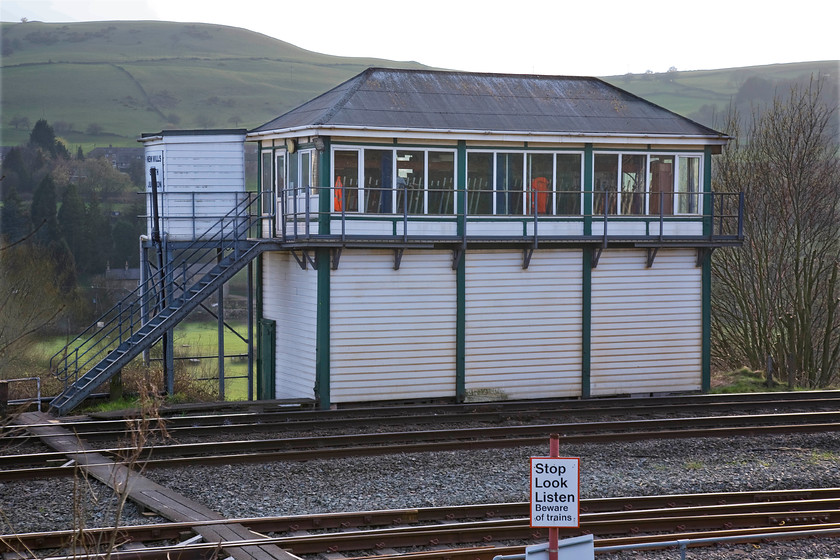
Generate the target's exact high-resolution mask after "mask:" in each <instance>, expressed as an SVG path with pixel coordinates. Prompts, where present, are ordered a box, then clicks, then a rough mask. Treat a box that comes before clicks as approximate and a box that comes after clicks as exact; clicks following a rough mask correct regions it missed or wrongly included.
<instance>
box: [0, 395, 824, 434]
mask: <svg viewBox="0 0 840 560" xmlns="http://www.w3.org/2000/svg"><path fill="white" fill-rule="evenodd" d="M216 407H217V408H216V409H213V408H211V405H207V406H206V407H205V406H200V407H197V406H188V407H183V408H182V407H177V406H174V407H170V408H168V409H163V410H162V412H161V416H162V418H163V419H164V420H165V426H166V430H167V432H169V433H170V434H171V435H173V436H177V437H182V436H206V435H207V434H208V433H213V434H219V433H224V434H236V433H252V432H260V431H284V432H288V431H306V430H321V429H323V430H333V429H335V428H341V429H348V428H358V427H364V426H368V427H369V426H371V425H372V424H373V425H388V426H397V425H407V424H410V425H418V426H419V425H423V424H443V423H446V422H447V421H452V422H454V423H458V424H462V423H464V422H473V423H499V422H508V423H510V422H517V421H521V422H534V421H536V419H541V420H542V421H545V420H546V419H564V418H565V419H569V418H574V419H576V420H577V419H591V418H592V417H609V416H615V417H622V418H629V417H633V416H644V417H652V416H655V417H661V416H663V415H675V414H679V415H682V416H688V415H695V416H697V415H710V414H734V413H737V412H739V411H740V412H753V411H757V410H762V409H765V410H771V411H777V412H793V411H796V410H806V411H807V410H812V411H816V410H840V391H809V392H790V393H772V394H766V393H752V394H735V395H732V394H721V395H683V396H674V397H649V398H606V399H595V400H568V399H566V400H544V401H499V402H489V403H469V404H449V405H443V404H437V405H413V406H411V405H409V406H399V407H394V406H373V407H365V408H342V409H337V410H311V409H300V408H298V407H293V406H283V405H279V404H277V405H273V406H272V405H271V404H268V403H238V404H228V403H216ZM211 411H212V413H210V412H211ZM137 415H138V412H137V411H124V412H112V413H98V414H92V415H91V416H85V417H71V418H63V419H61V423H62V426H64V427H66V428H67V429H69V430H72V431H74V432H75V433H77V434H78V435H79V436H80V437H84V438H85V439H88V440H91V441H95V440H105V441H107V440H117V439H119V438H121V437H124V436H125V435H126V432H127V430H128V429H130V427H131V426H132V425H133V424H134V423H136V422H137V421H138V420H137V418H136V417H137ZM151 429H152V430H153V431H154V429H155V428H154V427H153V426H152V427H151ZM0 433H2V434H3V436H4V437H8V438H15V437H19V436H16V435H15V434H11V433H9V432H8V430H6V431H5V432H0Z"/></svg>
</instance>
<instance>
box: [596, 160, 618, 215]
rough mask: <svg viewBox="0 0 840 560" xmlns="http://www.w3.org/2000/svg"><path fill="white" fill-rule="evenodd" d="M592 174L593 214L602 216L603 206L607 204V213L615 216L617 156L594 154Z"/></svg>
mask: <svg viewBox="0 0 840 560" xmlns="http://www.w3.org/2000/svg"><path fill="white" fill-rule="evenodd" d="M593 173H594V179H595V185H594V186H595V193H594V194H593V195H592V197H593V198H592V212H593V214H595V215H598V214H600V215H603V214H604V208H605V204H607V206H606V208H607V212H608V213H609V214H615V210H616V198H617V196H616V189H617V188H618V155H613V154H596V155H595V167H594V171H593Z"/></svg>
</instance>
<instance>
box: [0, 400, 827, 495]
mask: <svg viewBox="0 0 840 560" xmlns="http://www.w3.org/2000/svg"><path fill="white" fill-rule="evenodd" d="M815 414H818V413H808V414H805V415H801V416H802V417H803V418H805V417H809V418H813V416H814V415H815ZM825 414H830V413H825ZM835 414H836V413H835ZM732 418H733V417H711V418H710V420H713V421H714V422H712V423H707V422H700V420H702V419H693V418H689V419H679V422H682V424H683V426H685V427H683V428H681V429H680V428H677V429H666V428H664V426H668V425H670V426H672V428H673V427H674V426H677V425H678V421H677V420H664V419H663V420H649V421H643V422H647V424H646V426H648V427H650V426H654V427H657V428H662V429H657V430H649V431H635V432H634V431H623V429H622V430H621V431H607V429H608V428H607V426H608V425H615V426H617V427H619V428H627V427H629V426H628V424H636V425H638V422H640V421H634V422H624V423H622V422H615V423H603V422H602V423H593V424H584V423H581V424H563V425H556V424H550V425H540V426H517V427H504V428H467V429H462V430H434V431H431V432H391V433H376V434H357V435H343V436H320V437H317V438H289V439H276V440H246V441H235V442H212V443H200V444H178V445H170V446H159V447H151V448H149V449H148V450H146V451H145V452H144V453H143V454H142V456H141V457H139V459H135V460H133V462H134V463H137V462H140V463H142V464H143V467H144V468H159V467H175V466H186V465H195V464H203V465H209V464H236V463H255V462H273V461H309V460H315V459H325V458H335V457H360V456H375V455H387V454H395V453H420V452H434V451H448V450H463V449H465V448H468V449H501V448H512V447H527V446H537V445H542V444H543V443H544V442H545V437H546V434H549V433H560V434H561V443H563V444H566V445H568V444H579V443H603V442H622V441H623V442H627V441H640V440H647V439H655V438H657V439H684V438H707V437H735V436H758V435H768V434H791V433H820V432H822V433H825V432H837V431H840V422H829V423H808V424H781V425H772V424H771V423H768V424H761V425H748V426H731V427H717V428H716V427H711V426H712V425H713V424H714V423H723V422H724V419H729V420H730V421H731V419H732ZM742 418H747V417H742ZM777 419H778V418H777ZM785 419H790V418H789V417H788V418H785ZM692 421H694V422H695V424H693V425H692V424H690V422H692ZM768 422H769V419H768ZM599 429H600V430H603V431H598V430H599ZM575 430H576V431H577V432H578V433H574V431H575ZM482 437H483V438H484V439H473V438H482ZM220 448H222V449H223V450H226V451H227V453H225V454H218V453H215V454H210V455H202V453H210V452H218V451H219V449H220ZM242 450H246V451H251V452H246V453H242V452H240V451H242ZM253 450H258V451H256V452H254V451H253ZM133 452H134V449H132V448H119V449H106V450H92V451H89V452H84V451H82V452H80V453H103V454H111V455H114V456H115V457H117V463H118V464H125V465H127V464H128V463H127V462H123V461H120V460H119V457H120V456H121V455H122V456H129V455H130V454H132V453H133ZM178 454H180V455H178ZM155 456H157V457H160V458H154V457H155ZM61 457H62V454H60V453H56V452H52V453H38V454H32V455H7V456H3V457H0V464H4V465H6V466H14V465H21V464H28V465H29V466H28V467H27V468H18V469H8V468H7V469H3V470H0V480H20V479H27V478H34V477H48V476H67V475H72V474H73V473H74V471H75V469H74V467H73V466H72V465H64V466H60V467H49V466H46V467H43V466H37V465H43V464H46V463H47V462H48V461H53V462H55V461H59V460H60V459H61ZM36 462H37V463H36Z"/></svg>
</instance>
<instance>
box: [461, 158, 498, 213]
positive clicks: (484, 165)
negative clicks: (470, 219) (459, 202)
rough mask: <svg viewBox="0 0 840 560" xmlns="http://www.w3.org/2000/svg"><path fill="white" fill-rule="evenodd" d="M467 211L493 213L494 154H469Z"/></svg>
mask: <svg viewBox="0 0 840 560" xmlns="http://www.w3.org/2000/svg"><path fill="white" fill-rule="evenodd" d="M467 213H468V214H479V215H487V214H492V213H493V154H486V153H470V154H467Z"/></svg>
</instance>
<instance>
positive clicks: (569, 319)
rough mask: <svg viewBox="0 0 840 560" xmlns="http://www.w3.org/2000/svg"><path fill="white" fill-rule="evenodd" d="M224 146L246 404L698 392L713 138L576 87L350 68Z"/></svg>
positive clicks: (712, 237) (727, 237) (614, 96)
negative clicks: (241, 159) (244, 258)
mask: <svg viewBox="0 0 840 560" xmlns="http://www.w3.org/2000/svg"><path fill="white" fill-rule="evenodd" d="M246 140H247V141H252V142H256V143H257V144H258V146H259V148H258V149H259V154H260V155H259V176H260V190H261V193H262V200H263V208H262V212H263V215H264V216H266V217H267V219H265V220H263V226H262V234H261V235H262V238H263V239H271V240H272V241H273V242H274V249H273V250H266V251H264V252H262V253H261V255H260V257H259V266H258V271H259V272H258V284H259V291H258V298H257V299H258V302H257V305H258V314H259V316H258V331H259V336H258V340H259V357H258V392H259V395H260V396H262V397H263V398H312V397H314V398H316V399H317V400H318V401H319V403H320V405H321V406H322V407H328V406H332V405H341V404H342V403H350V402H368V401H385V400H388V401H415V400H423V399H448V400H454V401H464V400H489V399H498V398H502V399H533V398H547V397H595V396H608V395H619V394H650V393H661V392H683V391H699V390H706V389H708V388H709V380H710V364H709V340H710V333H709V329H710V297H711V296H710V294H711V290H710V280H711V275H710V255H711V251H712V250H713V249H714V248H716V247H720V246H724V245H736V244H738V243H739V242H740V241H741V233H740V219H741V218H740V208H741V206H740V205H739V197H738V195H737V194H734V195H733V194H727V193H713V192H712V191H711V167H712V157H713V155H714V154H716V153H719V152H720V150H721V147H722V146H723V145H725V144H726V142H727V140H728V138H727V137H726V136H725V135H723V134H721V133H719V132H716V131H714V130H711V129H709V128H707V127H705V126H702V125H700V124H698V123H696V122H693V121H691V120H689V119H686V118H684V117H682V116H679V115H677V114H675V113H672V112H670V111H668V110H665V109H663V108H661V107H659V106H656V105H654V104H652V103H649V102H647V101H645V100H644V99H641V98H639V97H637V96H635V95H632V94H630V93H628V92H626V91H623V90H621V89H619V88H616V87H614V86H611V85H609V84H607V83H605V82H603V81H601V80H599V79H596V78H584V77H557V76H523V75H500V74H474V73H461V72H436V71H416V70H391V69H381V68H371V69H369V70H367V71H365V72H363V73H362V74H360V75H358V76H356V77H355V78H352V79H351V80H349V81H347V82H345V83H343V84H341V85H339V86H337V87H336V88H334V89H332V90H331V91H328V92H327V93H325V94H323V95H321V96H319V97H317V98H315V99H313V100H311V101H309V102H307V103H305V104H304V105H301V106H300V107H298V108H296V109H294V110H292V111H290V112H288V113H286V114H284V115H282V116H280V117H278V118H276V119H275V120H273V121H271V122H268V123H266V124H264V125H263V126H260V127H259V128H256V129H254V130H252V131H250V132H248V134H247V136H246Z"/></svg>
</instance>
